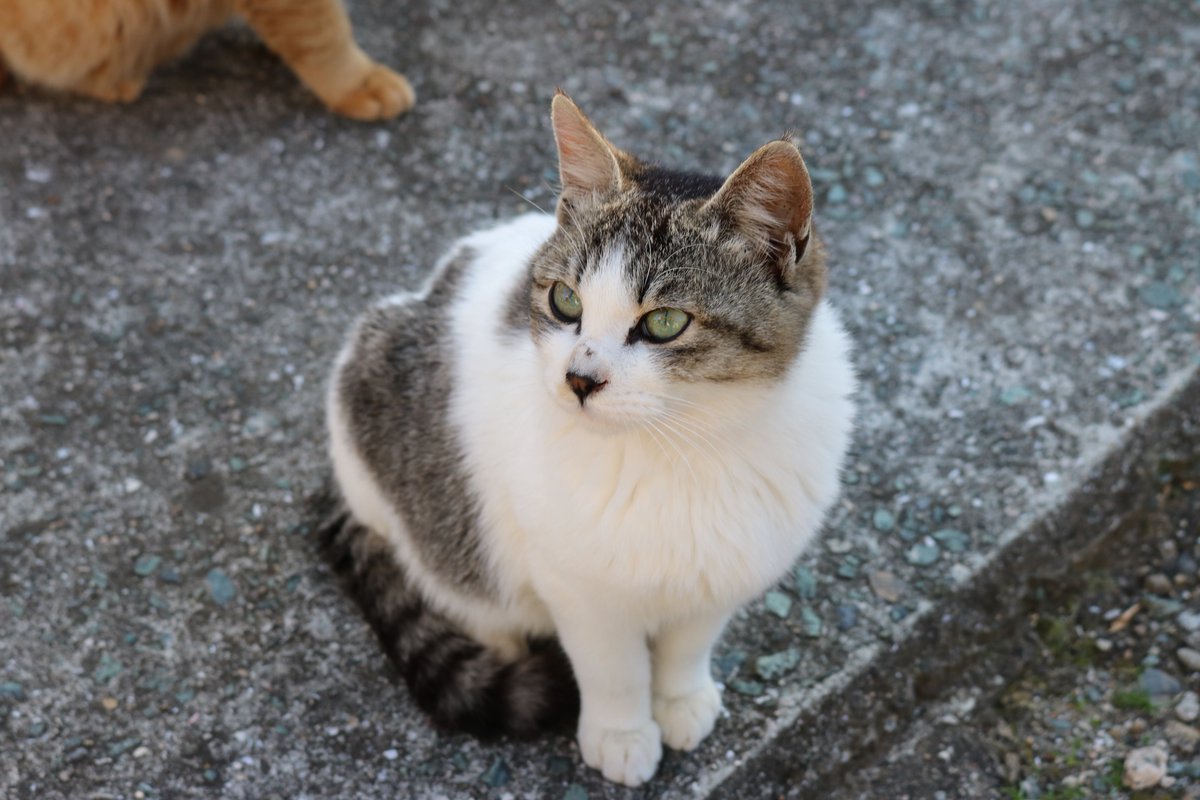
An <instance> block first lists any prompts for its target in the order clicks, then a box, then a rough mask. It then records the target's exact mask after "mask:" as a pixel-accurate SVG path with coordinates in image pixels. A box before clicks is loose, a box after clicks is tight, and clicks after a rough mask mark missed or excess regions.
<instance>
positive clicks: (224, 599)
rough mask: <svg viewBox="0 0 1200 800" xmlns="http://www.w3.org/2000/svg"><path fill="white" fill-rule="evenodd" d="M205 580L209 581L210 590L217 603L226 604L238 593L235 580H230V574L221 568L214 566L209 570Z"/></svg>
mask: <svg viewBox="0 0 1200 800" xmlns="http://www.w3.org/2000/svg"><path fill="white" fill-rule="evenodd" d="M205 580H206V581H207V582H208V591H209V593H210V594H211V595H212V599H213V600H215V601H216V602H217V605H222V606H223V605H226V604H227V603H229V601H230V600H232V599H233V598H234V595H236V594H237V590H236V589H234V588H233V581H231V580H229V576H228V575H226V574H225V572H224V571H223V570H221V569H218V568H215V567H214V568H213V569H211V570H209V571H208V575H207V576H205Z"/></svg>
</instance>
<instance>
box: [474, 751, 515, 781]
mask: <svg viewBox="0 0 1200 800" xmlns="http://www.w3.org/2000/svg"><path fill="white" fill-rule="evenodd" d="M511 778H512V773H511V772H509V769H508V762H506V761H505V760H504V759H503V758H497V759H496V760H495V761H493V762H492V765H491V766H490V767H488V768H487V772H485V773H483V774H482V775H480V776H479V779H480V780H481V781H483V782H484V783H486V784H487V785H488V786H491V787H496V786H503V785H504V784H506V783H508V781H509V779H511Z"/></svg>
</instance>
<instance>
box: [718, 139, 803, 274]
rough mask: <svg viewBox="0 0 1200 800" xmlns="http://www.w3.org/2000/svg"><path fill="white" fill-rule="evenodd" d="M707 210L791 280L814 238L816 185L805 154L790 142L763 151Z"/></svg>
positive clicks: (747, 162) (741, 169) (740, 169)
mask: <svg viewBox="0 0 1200 800" xmlns="http://www.w3.org/2000/svg"><path fill="white" fill-rule="evenodd" d="M705 209H706V210H708V211H710V212H712V213H715V214H719V215H720V216H722V217H724V218H725V219H727V220H729V221H730V222H732V224H733V226H734V229H735V230H736V231H737V232H738V233H739V234H741V236H742V237H743V238H744V239H746V240H747V241H748V242H749V243H750V244H751V246H752V247H754V248H755V249H756V250H758V251H759V252H760V253H762V255H763V256H764V257H766V258H768V259H772V260H773V261H774V264H773V266H775V267H776V269H778V270H779V271H780V272H781V274H782V275H783V276H785V277H786V276H787V275H789V274H790V273H792V272H793V271H794V270H795V266H796V265H797V264H799V263H800V262H801V260H802V259H803V258H804V254H805V252H806V251H807V249H808V244H809V237H810V236H811V234H812V212H813V190H812V181H811V180H809V177H808V169H807V168H806V167H805V166H804V159H803V158H801V157H800V151H799V150H797V149H796V145H794V144H792V142H791V141H790V140H788V139H780V140H777V141H774V142H770V143H768V144H765V145H763V146H762V147H760V148H758V150H756V151H755V152H754V153H753V154H752V155H751V156H750V157H749V158H747V159H746V160H745V161H744V162H742V165H741V166H740V167H738V168H737V170H736V171H735V172H734V173H733V174H732V175H730V176H729V178H728V179H727V180H726V181H725V184H724V185H723V186H722V187H721V189H720V190H719V191H718V192H717V193H716V194H715V195H713V197H712V199H711V200H709V201H708V202H707V203H706V204H705Z"/></svg>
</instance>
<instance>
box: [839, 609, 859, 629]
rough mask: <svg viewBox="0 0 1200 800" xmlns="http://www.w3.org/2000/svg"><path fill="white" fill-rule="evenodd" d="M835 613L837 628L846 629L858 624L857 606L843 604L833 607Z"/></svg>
mask: <svg viewBox="0 0 1200 800" xmlns="http://www.w3.org/2000/svg"><path fill="white" fill-rule="evenodd" d="M833 612H834V613H835V614H836V615H837V629H838V630H839V631H843V632H844V631H848V630H850V629H851V628H853V627H854V626H855V625H857V624H858V606H853V605H850V604H848V603H847V604H843V605H840V606H837V607H835V608H834V609H833Z"/></svg>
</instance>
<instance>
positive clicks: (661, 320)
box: [641, 308, 692, 343]
mask: <svg viewBox="0 0 1200 800" xmlns="http://www.w3.org/2000/svg"><path fill="white" fill-rule="evenodd" d="M691 321H692V317H691V315H690V314H688V313H687V312H686V311H680V310H679V309H678V308H656V309H654V310H653V311H651V312H650V313H649V314H647V315H646V316H644V317H642V324H641V329H642V335H643V336H645V337H646V338H647V339H649V340H650V341H652V342H658V343H662V342H669V341H671V340H672V339H674V338H675V337H676V336H678V335H679V334H681V333H683V330H684V328H686V327H687V326H688V323H689V322H691Z"/></svg>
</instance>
